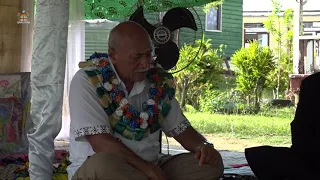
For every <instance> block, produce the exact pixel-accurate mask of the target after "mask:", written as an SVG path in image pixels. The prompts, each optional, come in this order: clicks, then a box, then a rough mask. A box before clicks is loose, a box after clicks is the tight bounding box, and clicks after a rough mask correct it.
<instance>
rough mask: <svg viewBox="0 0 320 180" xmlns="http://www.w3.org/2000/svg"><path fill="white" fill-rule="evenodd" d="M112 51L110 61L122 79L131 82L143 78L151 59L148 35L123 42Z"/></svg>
mask: <svg viewBox="0 0 320 180" xmlns="http://www.w3.org/2000/svg"><path fill="white" fill-rule="evenodd" d="M112 53H113V54H112V57H111V60H112V63H113V64H114V66H115V68H116V70H117V73H118V75H119V76H120V77H121V78H122V80H125V81H132V82H140V81H143V80H145V78H146V73H147V71H148V70H149V68H150V63H151V59H152V47H151V42H150V39H149V37H148V36H147V37H146V38H141V39H140V40H128V42H123V43H122V44H121V45H120V46H119V47H118V48H116V49H114V51H113V52H112ZM109 54H110V52H109Z"/></svg>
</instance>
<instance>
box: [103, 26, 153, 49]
mask: <svg viewBox="0 0 320 180" xmlns="http://www.w3.org/2000/svg"><path fill="white" fill-rule="evenodd" d="M143 40H148V41H150V42H151V40H150V36H149V34H148V32H147V31H146V30H145V29H144V28H143V27H142V26H140V24H138V23H136V22H133V21H125V22H122V23H120V24H118V25H117V26H116V27H114V28H113V29H112V30H111V31H110V34H109V41H108V46H109V49H110V48H113V49H117V48H119V47H121V46H122V45H128V44H129V43H130V44H132V43H137V42H139V41H143Z"/></svg>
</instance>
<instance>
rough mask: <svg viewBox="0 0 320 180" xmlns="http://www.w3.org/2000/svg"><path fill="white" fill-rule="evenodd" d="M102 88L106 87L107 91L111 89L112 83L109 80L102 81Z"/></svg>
mask: <svg viewBox="0 0 320 180" xmlns="http://www.w3.org/2000/svg"><path fill="white" fill-rule="evenodd" d="M103 86H104V88H106V90H107V91H111V90H112V84H110V83H109V82H106V83H104V85H103Z"/></svg>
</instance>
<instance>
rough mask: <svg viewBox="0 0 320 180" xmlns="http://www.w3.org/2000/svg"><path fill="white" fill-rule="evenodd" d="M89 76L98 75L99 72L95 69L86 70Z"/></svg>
mask: <svg viewBox="0 0 320 180" xmlns="http://www.w3.org/2000/svg"><path fill="white" fill-rule="evenodd" d="M85 72H86V74H87V75H88V76H89V77H92V76H96V75H97V73H96V72H95V71H85Z"/></svg>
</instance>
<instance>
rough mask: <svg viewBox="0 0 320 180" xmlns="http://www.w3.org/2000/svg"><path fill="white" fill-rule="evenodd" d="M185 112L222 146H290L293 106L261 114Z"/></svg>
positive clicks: (197, 127)
mask: <svg viewBox="0 0 320 180" xmlns="http://www.w3.org/2000/svg"><path fill="white" fill-rule="evenodd" d="M185 115H186V117H187V118H188V119H189V120H190V122H191V124H192V125H193V127H194V128H196V129H197V130H198V131H199V132H201V133H202V134H205V135H206V137H207V138H208V139H211V140H212V141H213V142H215V144H217V143H218V146H219V149H224V150H238V151H241V150H243V148H246V147H250V146H258V145H272V146H289V144H290V143H291V133H290V122H291V121H292V119H293V117H294V109H293V108H284V109H269V110H268V111H264V112H262V113H260V114H258V115H222V114H204V113H185ZM164 140H165V138H164ZM169 141H174V140H172V139H171V140H169ZM170 143H173V144H175V142H170Z"/></svg>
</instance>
